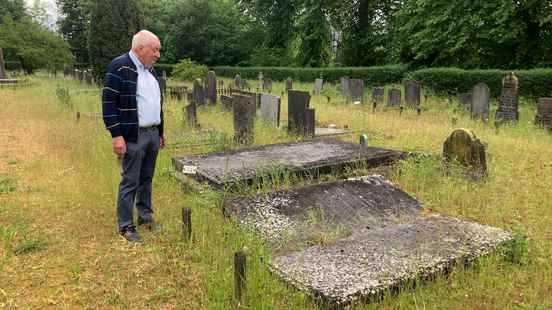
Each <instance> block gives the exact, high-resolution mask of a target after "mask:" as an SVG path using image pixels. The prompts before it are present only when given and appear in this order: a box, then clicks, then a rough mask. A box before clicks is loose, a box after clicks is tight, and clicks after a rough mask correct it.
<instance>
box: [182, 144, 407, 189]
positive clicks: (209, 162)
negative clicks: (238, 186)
mask: <svg viewBox="0 0 552 310" xmlns="http://www.w3.org/2000/svg"><path fill="white" fill-rule="evenodd" d="M405 155H406V154H405V153H403V152H401V151H395V150H389V149H383V148H376V147H363V146H361V145H360V144H354V143H350V142H345V141H340V140H336V139H314V140H308V141H299V142H288V143H279V144H269V145H261V146H255V147H249V148H243V149H238V150H233V151H227V152H217V153H211V154H205V155H191V156H185V157H179V158H174V159H173V164H174V166H175V168H176V170H177V171H179V172H181V171H184V170H186V169H187V168H188V167H193V168H194V169H193V171H195V173H194V174H193V177H195V178H196V179H198V180H208V181H209V182H210V183H211V184H214V185H217V186H221V185H224V184H232V183H238V182H247V181H250V180H252V179H254V178H255V177H257V176H258V175H260V174H263V173H271V172H277V171H282V170H287V171H291V172H315V171H320V170H324V169H329V170H331V169H334V168H343V167H345V166H349V165H355V164H359V163H365V164H367V166H369V167H375V166H380V165H387V164H390V163H393V162H395V161H397V160H398V159H400V158H404V157H405Z"/></svg>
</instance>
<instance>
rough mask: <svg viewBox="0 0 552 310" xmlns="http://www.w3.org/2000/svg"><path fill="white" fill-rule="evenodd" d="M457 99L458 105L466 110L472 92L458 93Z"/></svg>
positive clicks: (469, 104) (468, 106)
mask: <svg viewBox="0 0 552 310" xmlns="http://www.w3.org/2000/svg"><path fill="white" fill-rule="evenodd" d="M458 101H459V102H460V106H461V107H463V108H465V109H466V110H469V109H471V106H472V94H471V93H463V94H460V96H459V97H458Z"/></svg>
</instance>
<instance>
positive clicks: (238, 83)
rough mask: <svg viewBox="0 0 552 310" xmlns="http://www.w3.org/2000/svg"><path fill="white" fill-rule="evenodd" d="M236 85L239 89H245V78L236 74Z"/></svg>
mask: <svg viewBox="0 0 552 310" xmlns="http://www.w3.org/2000/svg"><path fill="white" fill-rule="evenodd" d="M234 87H235V88H237V89H243V80H242V78H241V76H240V75H239V74H236V76H234Z"/></svg>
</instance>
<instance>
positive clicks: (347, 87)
mask: <svg viewBox="0 0 552 310" xmlns="http://www.w3.org/2000/svg"><path fill="white" fill-rule="evenodd" d="M339 82H340V83H341V96H343V97H345V98H349V97H351V79H350V78H349V77H348V76H342V77H340V78H339Z"/></svg>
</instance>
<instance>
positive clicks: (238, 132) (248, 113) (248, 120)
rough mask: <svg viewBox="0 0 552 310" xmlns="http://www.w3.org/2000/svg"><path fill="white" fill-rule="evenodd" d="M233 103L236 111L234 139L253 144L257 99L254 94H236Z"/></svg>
mask: <svg viewBox="0 0 552 310" xmlns="http://www.w3.org/2000/svg"><path fill="white" fill-rule="evenodd" d="M233 98H234V103H233V105H232V109H233V113H234V141H236V143H239V144H251V143H253V141H254V139H255V136H254V134H255V132H254V125H255V112H256V108H257V107H256V106H255V100H254V98H253V97H252V96H246V95H240V94H236V95H234V96H233Z"/></svg>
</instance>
